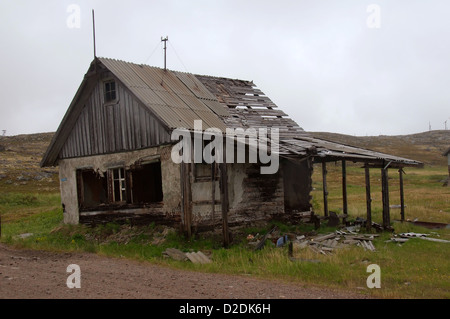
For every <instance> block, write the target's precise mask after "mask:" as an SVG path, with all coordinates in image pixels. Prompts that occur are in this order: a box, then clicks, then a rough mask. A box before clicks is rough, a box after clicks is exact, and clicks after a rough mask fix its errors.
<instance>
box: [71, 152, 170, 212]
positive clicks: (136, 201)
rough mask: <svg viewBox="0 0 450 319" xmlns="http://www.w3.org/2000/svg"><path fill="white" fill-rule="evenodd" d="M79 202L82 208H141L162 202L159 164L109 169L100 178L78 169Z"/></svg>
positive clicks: (97, 174)
mask: <svg viewBox="0 0 450 319" xmlns="http://www.w3.org/2000/svg"><path fill="white" fill-rule="evenodd" d="M77 189H78V202H79V205H80V208H81V209H88V210H89V209H93V208H100V207H102V206H103V207H104V209H106V208H107V206H108V205H118V204H119V205H121V206H122V205H128V206H130V207H132V206H136V205H138V206H139V205H144V204H148V203H157V202H161V201H162V200H163V191H162V175H161V162H160V161H159V160H158V161H157V162H151V163H145V164H137V165H132V167H131V168H130V169H128V170H127V169H125V167H117V168H111V169H108V170H107V172H105V176H101V175H100V174H99V173H96V172H95V171H94V170H93V169H78V170H77Z"/></svg>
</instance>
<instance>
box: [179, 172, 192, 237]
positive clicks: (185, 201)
mask: <svg viewBox="0 0 450 319" xmlns="http://www.w3.org/2000/svg"><path fill="white" fill-rule="evenodd" d="M180 179H181V181H180V184H181V199H182V201H181V211H182V215H183V229H184V232H185V234H186V236H187V238H190V237H191V236H192V229H191V220H192V205H191V203H192V196H191V183H190V175H189V163H181V164H180Z"/></svg>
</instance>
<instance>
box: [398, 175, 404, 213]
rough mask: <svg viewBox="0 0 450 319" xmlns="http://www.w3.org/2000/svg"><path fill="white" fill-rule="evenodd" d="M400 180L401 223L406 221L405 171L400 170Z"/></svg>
mask: <svg viewBox="0 0 450 319" xmlns="http://www.w3.org/2000/svg"><path fill="white" fill-rule="evenodd" d="M398 173H399V179H400V216H401V218H400V219H401V221H405V196H404V192H403V169H402V168H400V169H399V170H398Z"/></svg>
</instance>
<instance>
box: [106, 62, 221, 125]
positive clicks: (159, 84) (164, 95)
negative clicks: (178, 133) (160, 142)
mask: <svg viewBox="0 0 450 319" xmlns="http://www.w3.org/2000/svg"><path fill="white" fill-rule="evenodd" d="M99 61H100V62H101V63H103V65H105V66H106V68H108V70H110V71H111V72H112V73H113V74H114V75H115V76H116V77H117V78H118V79H119V80H120V81H122V82H123V83H124V84H125V85H126V86H127V87H128V88H129V90H131V91H132V92H133V94H135V95H136V97H137V98H138V99H139V100H141V101H142V102H143V103H144V104H145V105H146V106H147V107H148V108H149V109H150V110H151V111H152V112H153V113H155V115H156V116H157V117H158V118H160V119H161V120H162V121H163V122H164V123H165V124H166V125H167V126H168V127H169V128H171V129H175V128H179V127H183V128H187V129H194V120H202V121H203V128H204V129H206V128H212V127H214V128H218V129H220V130H222V131H223V132H225V129H226V126H225V123H224V122H223V121H222V120H221V119H220V118H219V117H218V116H217V115H216V114H215V113H214V112H213V110H211V108H210V107H209V105H210V104H211V105H213V106H214V104H212V103H213V102H210V100H213V101H215V102H217V100H215V97H214V95H212V94H211V93H210V92H209V91H208V90H207V89H206V88H205V87H204V85H203V84H202V83H201V82H200V81H198V80H197V79H195V76H193V75H189V74H183V73H180V72H173V71H170V70H163V69H159V68H155V67H150V66H147V65H138V64H134V63H129V62H124V61H119V60H113V59H107V58H99ZM202 99H205V100H208V102H207V103H210V104H206V103H203V102H202V101H201V100H202ZM217 103H218V102H217ZM216 107H217V105H216Z"/></svg>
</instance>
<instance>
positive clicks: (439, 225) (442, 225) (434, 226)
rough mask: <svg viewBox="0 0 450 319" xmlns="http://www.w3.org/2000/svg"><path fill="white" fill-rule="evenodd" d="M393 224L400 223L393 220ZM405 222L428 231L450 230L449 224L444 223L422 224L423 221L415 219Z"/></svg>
mask: <svg viewBox="0 0 450 319" xmlns="http://www.w3.org/2000/svg"><path fill="white" fill-rule="evenodd" d="M395 222H401V220H395ZM406 222H408V223H411V224H414V225H417V226H421V227H424V228H428V229H443V228H446V229H450V224H445V223H436V222H424V221H419V220H418V219H417V218H416V219H414V220H409V219H408V220H406Z"/></svg>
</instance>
